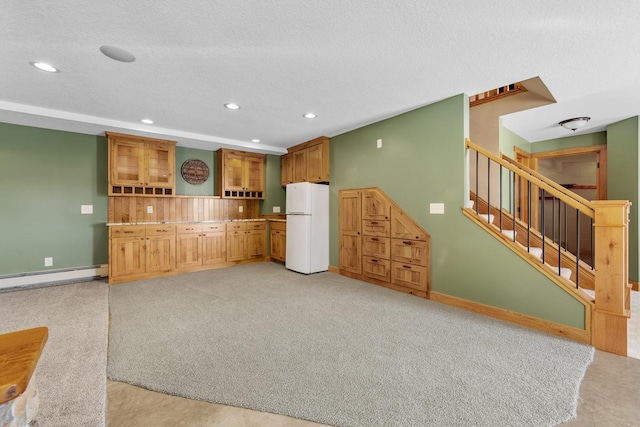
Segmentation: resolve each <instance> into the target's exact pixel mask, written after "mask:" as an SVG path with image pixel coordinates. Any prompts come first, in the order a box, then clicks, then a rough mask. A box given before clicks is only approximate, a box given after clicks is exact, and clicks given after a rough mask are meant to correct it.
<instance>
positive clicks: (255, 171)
mask: <svg viewBox="0 0 640 427" xmlns="http://www.w3.org/2000/svg"><path fill="white" fill-rule="evenodd" d="M245 184H246V190H248V191H264V157H262V156H260V157H251V156H247V157H245Z"/></svg>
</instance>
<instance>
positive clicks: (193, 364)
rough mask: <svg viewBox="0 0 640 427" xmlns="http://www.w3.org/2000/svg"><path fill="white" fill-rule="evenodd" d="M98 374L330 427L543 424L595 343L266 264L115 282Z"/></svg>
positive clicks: (567, 403) (562, 405)
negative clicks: (105, 353)
mask: <svg viewBox="0 0 640 427" xmlns="http://www.w3.org/2000/svg"><path fill="white" fill-rule="evenodd" d="M110 309H111V316H112V320H111V329H110V341H109V357H108V369H107V373H108V376H109V378H110V379H112V380H116V381H124V382H128V383H131V384H134V385H138V386H142V387H145V388H148V389H151V390H155V391H162V392H165V393H169V394H174V395H179V396H184V397H188V398H193V399H200V400H206V401H210V402H217V403H224V404H228V405H233V406H240V407H246V408H251V409H257V410H262V411H268V412H273V413H279V414H284V415H289V416H293V417H296V418H303V419H308V420H312V421H317V422H320V423H325V424H332V425H338V426H367V427H373V426H469V425H474V426H516V425H517V426H549V425H555V424H558V423H561V422H563V421H566V420H569V419H570V418H572V417H573V416H575V410H576V403H577V396H578V389H579V385H580V382H581V380H582V378H583V376H584V373H585V370H586V368H587V366H588V365H589V363H591V361H592V359H593V353H594V351H593V348H592V347H590V346H587V345H582V344H578V343H575V342H572V341H568V340H564V339H561V338H556V337H552V336H549V335H546V334H542V333H538V332H535V331H531V330H528V329H525V328H520V327H517V326H513V325H511V324H507V323H504V322H500V321H496V320H493V319H489V318H486V317H483V316H479V315H475V314H473V313H468V312H464V311H460V310H457V309H454V308H450V307H446V306H443V305H440V304H437V303H433V302H430V301H427V300H424V299H421V298H417V297H414V296H410V295H405V294H402V293H399V292H394V291H391V290H388V289H385V288H381V287H378V286H374V285H370V284H366V283H362V282H359V281H356V280H351V279H348V278H345V277H342V276H339V275H337V274H333V273H319V274H314V275H311V276H305V275H300V274H297V273H293V272H290V271H288V270H286V269H284V267H282V266H281V265H278V264H275V263H260V264H249V265H243V266H236V267H232V268H228V269H222V270H214V271H207V272H198V273H191V274H186V275H180V276H173V277H166V278H161V279H153V280H147V281H140V282H133V283H127V284H120V285H116V286H111V287H110Z"/></svg>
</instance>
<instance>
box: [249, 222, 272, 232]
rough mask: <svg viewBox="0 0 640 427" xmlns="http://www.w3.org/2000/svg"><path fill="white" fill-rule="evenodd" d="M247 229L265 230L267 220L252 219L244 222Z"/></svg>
mask: <svg viewBox="0 0 640 427" xmlns="http://www.w3.org/2000/svg"><path fill="white" fill-rule="evenodd" d="M245 224H246V227H247V230H266V229H267V222H266V221H254V222H247V223H245Z"/></svg>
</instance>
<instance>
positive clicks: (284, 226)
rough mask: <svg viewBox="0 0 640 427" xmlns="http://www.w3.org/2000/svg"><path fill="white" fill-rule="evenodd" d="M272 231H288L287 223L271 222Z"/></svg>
mask: <svg viewBox="0 0 640 427" xmlns="http://www.w3.org/2000/svg"><path fill="white" fill-rule="evenodd" d="M269 229H270V230H278V231H287V223H286V222H280V221H269Z"/></svg>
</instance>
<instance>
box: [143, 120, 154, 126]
mask: <svg viewBox="0 0 640 427" xmlns="http://www.w3.org/2000/svg"><path fill="white" fill-rule="evenodd" d="M140 121H141V122H142V123H144V124H145V125H152V124H153V120H151V119H140Z"/></svg>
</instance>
